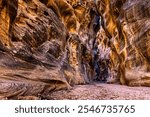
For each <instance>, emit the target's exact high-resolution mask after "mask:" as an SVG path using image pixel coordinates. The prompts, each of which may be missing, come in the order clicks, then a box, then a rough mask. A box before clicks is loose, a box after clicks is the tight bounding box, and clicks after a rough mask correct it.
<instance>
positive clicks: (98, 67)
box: [0, 0, 150, 99]
mask: <svg viewBox="0 0 150 117" xmlns="http://www.w3.org/2000/svg"><path fill="white" fill-rule="evenodd" d="M95 82H98V83H109V84H110V83H114V84H120V85H127V86H138V87H139V86H140V87H141V86H146V87H149V86H150V2H149V0H134V1H132V0H0V99H30V98H32V97H33V99H34V98H35V99H38V97H39V98H40V99H51V98H50V97H51V96H50V94H52V93H53V92H54V91H59V90H71V89H72V88H73V87H76V86H77V85H85V87H87V85H86V84H89V87H90V86H91V85H92V84H93V83H94V84H95ZM105 86H108V85H107V84H106V85H105ZM81 87H82V86H81ZM114 87H115V85H114ZM95 88H97V87H95ZM115 89H116V88H115ZM99 90H102V89H99ZM70 99H73V98H70ZM78 99H80V98H78ZM90 99H91V98H90ZM97 99H101V98H97ZM116 99H117V98H116ZM118 99H119V98H118ZM121 99H122V98H121ZM131 99H132V98H131ZM142 99H147V98H142Z"/></svg>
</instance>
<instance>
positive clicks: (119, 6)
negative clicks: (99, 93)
mask: <svg viewBox="0 0 150 117" xmlns="http://www.w3.org/2000/svg"><path fill="white" fill-rule="evenodd" d="M149 6H150V2H149V1H148V0H143V1H141V0H136V1H131V0H112V1H111V2H110V1H109V0H98V1H97V7H98V12H99V14H100V15H101V16H102V20H103V22H102V28H101V29H100V30H99V33H98V34H99V35H101V36H98V40H100V44H101V45H103V46H105V47H104V49H103V50H108V49H109V48H110V50H111V51H110V66H109V69H110V72H109V73H110V75H109V78H108V82H116V81H117V80H119V81H120V83H121V84H127V85H131V86H136V85H137V86H149V85H150V84H149V80H150V73H149V67H150V63H149V62H150V61H149V59H150V55H149V50H150V48H149V46H150V43H149V42H150V37H149V30H150V9H149ZM105 35H106V37H105ZM106 40H107V41H106ZM104 41H105V42H108V41H110V42H109V44H110V45H109V44H105V43H104ZM107 45H108V46H107ZM103 46H101V47H103ZM102 53H104V52H102ZM105 53H106V52H105ZM106 54H107V53H106Z"/></svg>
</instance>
